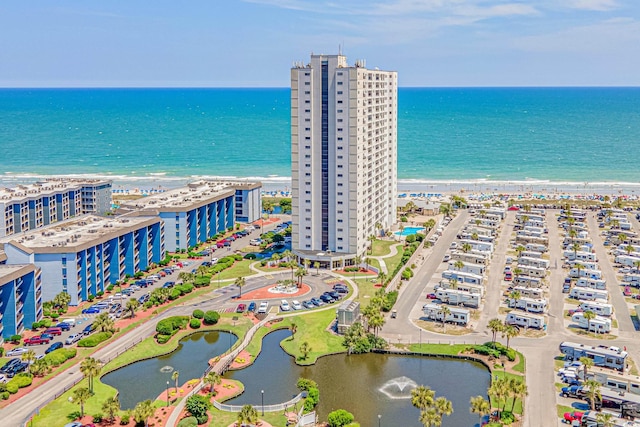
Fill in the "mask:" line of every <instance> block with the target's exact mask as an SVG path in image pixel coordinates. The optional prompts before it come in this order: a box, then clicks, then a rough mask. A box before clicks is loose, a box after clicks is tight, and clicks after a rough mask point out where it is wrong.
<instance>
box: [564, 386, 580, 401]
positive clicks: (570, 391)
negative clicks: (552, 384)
mask: <svg viewBox="0 0 640 427" xmlns="http://www.w3.org/2000/svg"><path fill="white" fill-rule="evenodd" d="M560 394H562V396H563V397H574V398H578V399H581V398H583V397H584V396H585V392H584V391H583V389H582V386H579V385H571V386H568V387H562V391H561V392H560Z"/></svg>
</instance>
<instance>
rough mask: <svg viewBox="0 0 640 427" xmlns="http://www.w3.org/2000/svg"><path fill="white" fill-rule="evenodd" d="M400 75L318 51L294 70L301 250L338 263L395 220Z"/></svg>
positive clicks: (296, 243) (295, 189) (295, 192)
mask: <svg viewBox="0 0 640 427" xmlns="http://www.w3.org/2000/svg"><path fill="white" fill-rule="evenodd" d="M397 95H398V75H397V73H396V72H393V71H380V70H378V69H373V70H370V69H367V68H365V66H364V61H357V62H356V63H355V65H353V66H349V65H347V58H346V57H345V56H343V55H311V62H310V63H309V64H307V65H303V64H296V65H295V66H294V68H292V69H291V163H292V164H291V168H292V171H291V173H292V199H293V200H292V205H293V233H292V244H293V250H294V252H295V253H296V254H297V255H298V256H299V257H300V258H302V259H304V260H309V261H311V262H312V263H314V262H315V261H320V262H321V264H322V265H323V267H330V268H337V267H340V266H341V265H342V264H343V263H346V264H351V263H352V260H353V259H354V258H355V257H356V256H363V255H364V253H365V251H366V249H367V247H368V245H369V244H370V241H369V237H370V236H371V235H378V234H379V233H380V230H383V229H388V228H389V227H390V226H391V225H392V224H393V223H394V222H395V219H396V184H397V124H398V121H397V100H398V96H397Z"/></svg>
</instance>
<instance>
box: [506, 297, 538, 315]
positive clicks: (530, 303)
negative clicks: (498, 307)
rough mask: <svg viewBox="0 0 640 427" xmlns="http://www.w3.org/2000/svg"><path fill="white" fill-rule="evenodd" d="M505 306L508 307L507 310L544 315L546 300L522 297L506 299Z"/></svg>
mask: <svg viewBox="0 0 640 427" xmlns="http://www.w3.org/2000/svg"><path fill="white" fill-rule="evenodd" d="M507 305H508V306H509V308H517V309H519V310H524V311H527V312H529V313H544V311H545V309H546V307H547V300H544V299H531V298H524V297H522V298H520V299H513V298H508V299H507Z"/></svg>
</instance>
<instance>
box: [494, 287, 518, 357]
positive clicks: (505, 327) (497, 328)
mask: <svg viewBox="0 0 640 427" xmlns="http://www.w3.org/2000/svg"><path fill="white" fill-rule="evenodd" d="M516 292H517V291H516ZM487 327H488V328H489V330H490V331H491V345H492V346H494V347H495V343H496V337H497V335H498V333H500V334H501V336H502V338H506V339H507V349H508V348H509V341H510V340H511V338H513V337H516V336H518V334H519V333H520V330H519V329H518V328H516V327H515V326H513V325H510V324H508V323H506V322H502V321H500V319H491V320H489V324H488V325H487Z"/></svg>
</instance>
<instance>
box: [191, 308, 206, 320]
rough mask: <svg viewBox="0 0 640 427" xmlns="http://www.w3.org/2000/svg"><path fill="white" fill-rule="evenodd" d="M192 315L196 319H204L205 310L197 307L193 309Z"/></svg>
mask: <svg viewBox="0 0 640 427" xmlns="http://www.w3.org/2000/svg"><path fill="white" fill-rule="evenodd" d="M191 315H192V316H193V317H195V318H196V319H202V318H203V317H204V311H202V310H200V309H195V310H193V313H192V314H191Z"/></svg>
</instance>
